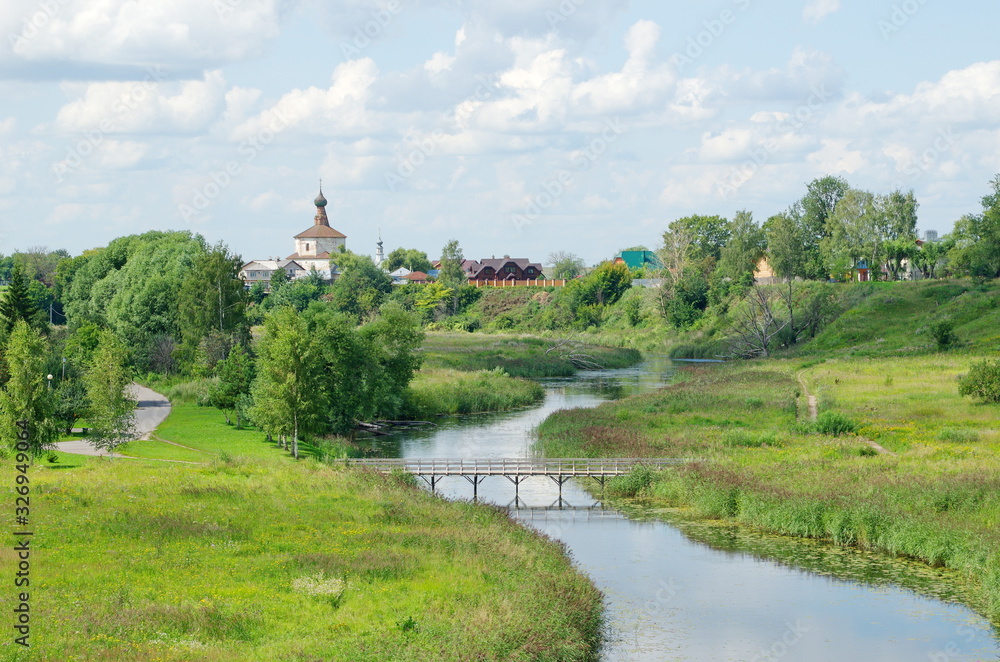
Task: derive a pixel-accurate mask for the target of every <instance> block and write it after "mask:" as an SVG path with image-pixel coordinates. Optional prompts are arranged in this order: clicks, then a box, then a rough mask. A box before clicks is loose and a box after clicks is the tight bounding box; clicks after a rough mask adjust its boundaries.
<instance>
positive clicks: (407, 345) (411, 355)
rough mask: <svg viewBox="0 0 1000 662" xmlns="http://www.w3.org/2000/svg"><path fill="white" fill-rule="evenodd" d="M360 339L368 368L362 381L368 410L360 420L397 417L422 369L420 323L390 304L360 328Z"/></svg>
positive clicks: (363, 400) (360, 413)
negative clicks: (411, 383)
mask: <svg viewBox="0 0 1000 662" xmlns="http://www.w3.org/2000/svg"><path fill="white" fill-rule="evenodd" d="M358 336H359V340H360V343H359V344H360V345H361V347H362V348H363V349H364V351H365V353H366V354H367V361H366V363H367V364H368V366H369V374H368V375H366V378H365V380H364V382H363V384H364V397H363V398H362V402H363V403H364V405H365V407H364V409H362V411H360V412H359V416H358V417H359V418H361V419H362V420H371V419H372V418H394V417H396V416H397V415H398V414H399V412H400V411H402V408H403V399H404V394H405V393H406V387H407V386H408V385H409V383H410V380H412V379H413V373H414V372H416V370H417V369H418V368H420V363H421V360H422V359H421V356H420V354H418V353H417V349H418V348H419V347H420V345H421V344H422V343H423V341H424V332H423V331H422V330H421V328H420V322H419V321H418V320H417V318H416V317H415V316H414V315H413V314H411V313H407V312H406V311H405V310H403V309H402V308H401V307H400V306H397V305H393V304H387V305H386V306H385V307H384V308H383V309H382V312H381V314H380V315H379V316H378V318H377V319H375V320H374V321H372V322H371V323H369V324H366V325H365V326H363V327H361V329H360V331H359V332H358Z"/></svg>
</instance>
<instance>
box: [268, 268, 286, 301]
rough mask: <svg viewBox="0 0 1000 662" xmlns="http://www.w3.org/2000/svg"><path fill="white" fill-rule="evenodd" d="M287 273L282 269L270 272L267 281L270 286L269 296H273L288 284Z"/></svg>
mask: <svg viewBox="0 0 1000 662" xmlns="http://www.w3.org/2000/svg"><path fill="white" fill-rule="evenodd" d="M288 281H289V279H288V272H287V271H285V270H284V269H282V268H280V267H279V268H278V269H275V270H274V271H272V272H271V279H270V280H269V281H268V282H269V284H270V285H271V294H275V293H276V292H278V291H279V290H280V289H281V288H282V287H284V286H285V285H287V284H288Z"/></svg>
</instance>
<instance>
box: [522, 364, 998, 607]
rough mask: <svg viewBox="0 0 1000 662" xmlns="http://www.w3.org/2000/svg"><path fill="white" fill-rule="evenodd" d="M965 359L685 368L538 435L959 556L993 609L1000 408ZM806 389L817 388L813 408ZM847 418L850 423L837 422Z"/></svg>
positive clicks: (683, 484)
mask: <svg viewBox="0 0 1000 662" xmlns="http://www.w3.org/2000/svg"><path fill="white" fill-rule="evenodd" d="M972 360H973V357H971V356H969V355H963V354H958V355H950V354H925V355H922V356H904V357H896V358H843V357H842V358H834V359H828V360H810V361H806V362H803V361H802V360H801V359H778V360H770V361H757V362H743V363H735V364H726V365H714V366H700V367H692V368H688V369H685V370H684V376H683V378H682V380H681V381H680V382H679V383H677V384H675V385H673V386H670V387H668V388H666V389H664V390H662V391H660V392H657V393H653V394H649V395H644V396H639V397H635V398H630V399H627V400H622V401H618V402H613V403H607V404H605V405H602V406H601V407H599V408H597V409H592V410H569V411H562V412H557V413H555V414H553V415H552V416H551V417H550V418H549V419H548V420H546V421H545V422H544V423H543V424H542V426H541V428H540V441H539V447H540V450H542V451H543V452H544V453H546V454H547V455H551V456H602V455H625V456H640V457H641V456H659V457H689V458H697V459H699V460H701V461H697V462H694V463H691V464H690V465H688V466H686V467H685V468H683V469H680V470H676V471H667V472H662V473H659V474H651V473H647V472H643V471H638V472H636V473H635V474H633V475H632V476H629V477H626V478H623V479H620V480H618V481H616V482H614V483H613V484H610V483H609V490H610V491H612V492H616V493H618V494H620V495H623V496H638V497H640V498H643V499H646V500H649V501H650V502H651V503H653V504H654V505H656V506H659V507H670V508H677V509H680V512H683V513H685V514H686V515H688V516H692V517H699V518H722V519H728V520H732V521H737V522H740V523H743V524H746V525H750V526H752V527H755V528H758V529H761V530H765V531H769V532H775V533H782V534H790V535H796V536H803V537H808V538H817V539H824V540H829V541H832V542H834V543H838V544H844V545H853V546H857V547H860V548H863V549H871V550H877V551H881V552H887V553H890V554H896V555H903V556H907V557H912V558H915V559H920V560H923V561H925V562H926V563H929V564H931V565H934V566H943V567H948V568H952V569H955V570H957V571H958V572H959V573H961V575H962V576H964V577H965V578H967V579H968V581H969V582H970V583H971V585H972V586H973V590H972V593H971V595H972V596H973V597H972V598H971V600H970V601H971V602H972V604H973V606H974V607H976V608H977V609H979V610H980V611H981V612H982V613H984V614H985V615H986V616H987V617H989V618H990V619H991V620H992V621H993V622H994V623H1000V460H998V457H1000V456H998V451H1000V430H998V424H997V415H998V413H1000V408H998V407H996V406H990V405H983V404H978V403H976V402H974V401H972V400H970V399H968V398H961V397H959V395H958V391H957V383H956V380H957V377H958V375H960V374H961V373H963V372H964V371H965V370H966V369H967V368H968V365H969V364H970V362H971V361H972ZM806 388H808V391H809V392H810V393H812V394H815V395H816V396H817V399H818V402H819V419H818V421H817V422H813V421H811V420H809V416H808V414H807V406H806V397H805V394H806V391H805V389H806ZM843 429H853V430H854V432H846V433H839V434H835V433H838V432H840V431H841V430H843ZM875 445H878V446H881V447H882V450H879V449H877V448H876V447H875ZM883 450H884V451H885V452H882V451H883Z"/></svg>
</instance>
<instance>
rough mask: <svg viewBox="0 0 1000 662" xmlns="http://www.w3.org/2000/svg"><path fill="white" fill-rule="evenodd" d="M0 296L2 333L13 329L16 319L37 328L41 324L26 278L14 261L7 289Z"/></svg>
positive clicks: (39, 314)
mask: <svg viewBox="0 0 1000 662" xmlns="http://www.w3.org/2000/svg"><path fill="white" fill-rule="evenodd" d="M2 294H3V296H2V298H0V324H2V327H0V329H2V331H3V332H4V334H7V333H10V332H11V331H13V329H14V326H15V325H16V324H17V322H18V321H24V322H27V323H28V324H29V325H30V326H32V327H35V328H39V327H40V326H41V325H42V321H41V313H40V311H39V310H38V309H37V308H36V307H35V306H34V305H33V304H32V302H31V295H30V294H29V291H28V279H27V278H25V276H24V274H23V273H22V272H21V267H20V265H19V264H17V263H16V262H15V263H14V266H13V268H12V269H11V272H10V283H9V284H8V286H7V291H6V292H3V293H2Z"/></svg>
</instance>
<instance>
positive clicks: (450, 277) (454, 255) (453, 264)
mask: <svg viewBox="0 0 1000 662" xmlns="http://www.w3.org/2000/svg"><path fill="white" fill-rule="evenodd" d="M463 262H465V256H464V255H463V254H462V247H461V246H459V245H458V240H457V239H452V240H450V241H449V242H448V243H447V244H445V245H444V248H443V249H441V272H440V273H439V274H438V279H437V282H439V283H441V284H442V285H444V286H445V287H450V288H451V289H452V291H453V292H456V293H457V292H458V289H459V288H460V287H461V286H463V285H465V284H466V283H467V282H468V280H469V276H468V274H466V273H465V269H463V268H462V263H463ZM457 310H458V295H457V294H453V295H452V300H451V312H452V314H454V313H455V312H456V311H457Z"/></svg>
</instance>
